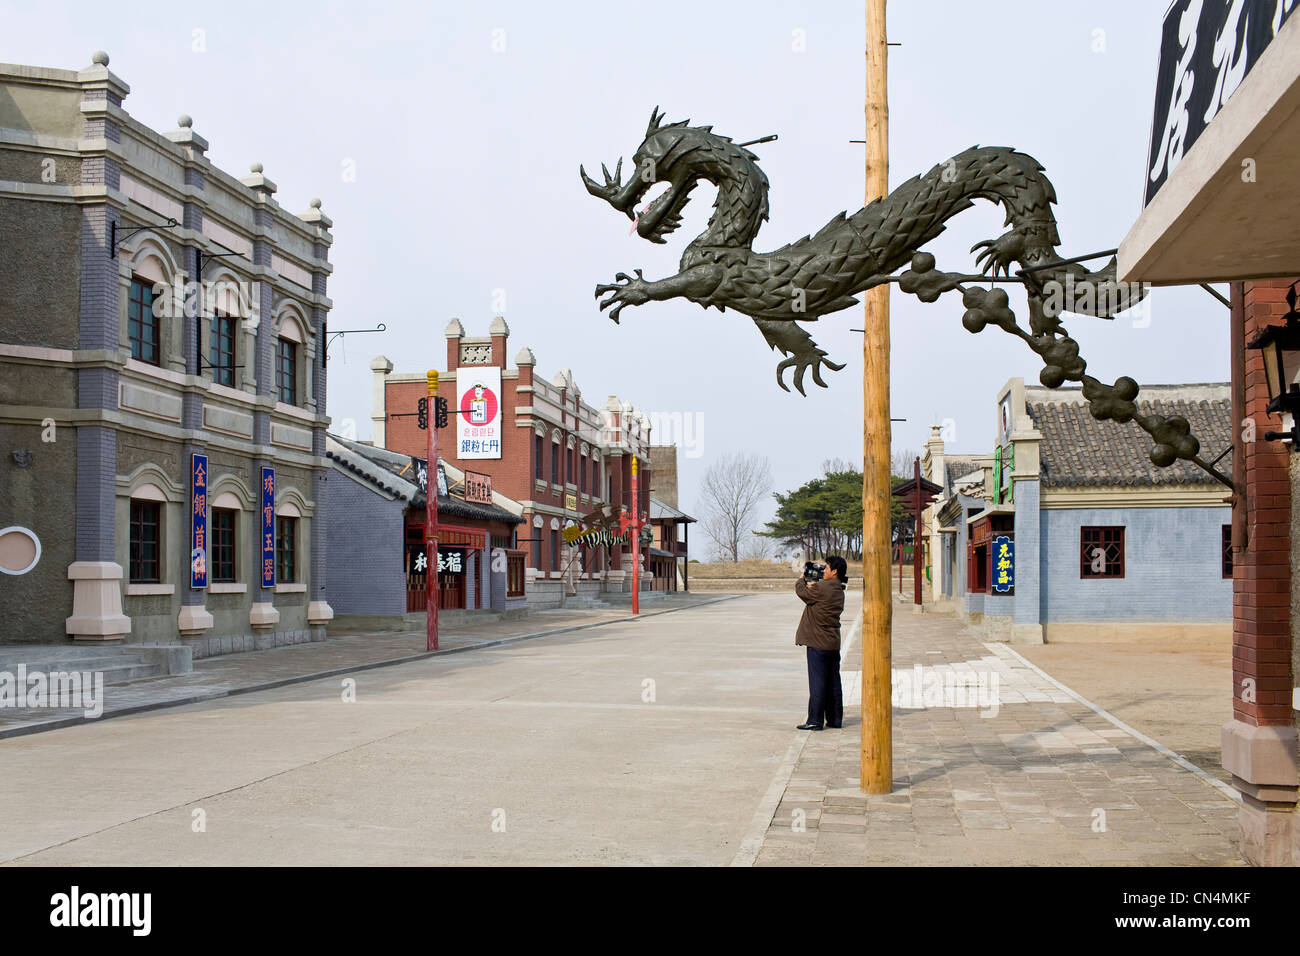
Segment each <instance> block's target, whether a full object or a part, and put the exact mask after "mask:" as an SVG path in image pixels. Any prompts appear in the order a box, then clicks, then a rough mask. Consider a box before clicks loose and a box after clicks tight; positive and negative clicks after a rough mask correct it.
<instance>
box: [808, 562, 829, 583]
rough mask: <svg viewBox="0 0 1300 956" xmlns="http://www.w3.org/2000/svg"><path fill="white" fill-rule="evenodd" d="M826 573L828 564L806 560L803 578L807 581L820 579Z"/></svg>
mask: <svg viewBox="0 0 1300 956" xmlns="http://www.w3.org/2000/svg"><path fill="white" fill-rule="evenodd" d="M825 575H826V565H824V564H818V563H817V562H816V561H805V562H804V563H803V579H804V580H805V581H820V580H821V579H822V578H823V577H824V576H825Z"/></svg>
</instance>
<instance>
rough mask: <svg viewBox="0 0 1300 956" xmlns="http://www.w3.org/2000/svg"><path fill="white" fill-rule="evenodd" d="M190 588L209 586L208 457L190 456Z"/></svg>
mask: <svg viewBox="0 0 1300 956" xmlns="http://www.w3.org/2000/svg"><path fill="white" fill-rule="evenodd" d="M190 502H191V508H190V512H191V516H192V519H193V520H192V522H191V525H190V587H191V588H192V589H194V590H196V591H197V590H202V589H203V588H206V587H207V586H208V456H207V455H191V456H190Z"/></svg>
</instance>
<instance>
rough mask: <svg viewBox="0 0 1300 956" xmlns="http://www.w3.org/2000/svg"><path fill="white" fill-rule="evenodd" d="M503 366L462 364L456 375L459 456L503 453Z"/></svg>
mask: <svg viewBox="0 0 1300 956" xmlns="http://www.w3.org/2000/svg"><path fill="white" fill-rule="evenodd" d="M500 396H501V369H500V368H498V367H496V366H490V367H484V368H474V369H468V368H462V369H461V370H460V372H459V373H458V374H457V376H456V457H457V458H459V459H461V460H462V461H464V460H467V459H475V458H500V457H501V398H500Z"/></svg>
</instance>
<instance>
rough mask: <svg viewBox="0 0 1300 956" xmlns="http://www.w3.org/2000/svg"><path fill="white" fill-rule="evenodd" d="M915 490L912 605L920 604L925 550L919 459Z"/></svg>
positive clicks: (916, 466) (917, 460) (913, 499)
mask: <svg viewBox="0 0 1300 956" xmlns="http://www.w3.org/2000/svg"><path fill="white" fill-rule="evenodd" d="M915 468H916V477H915V481H916V490H915V491H914V493H913V498H912V501H913V507H914V508H915V509H916V530H915V531H913V532H912V584H913V594H912V603H913V604H918V605H919V604H920V603H921V555H922V552H923V551H924V550H925V549H924V546H923V542H922V541H921V508H922V507H923V505H922V504H921V459H920V458H917V459H916V465H915Z"/></svg>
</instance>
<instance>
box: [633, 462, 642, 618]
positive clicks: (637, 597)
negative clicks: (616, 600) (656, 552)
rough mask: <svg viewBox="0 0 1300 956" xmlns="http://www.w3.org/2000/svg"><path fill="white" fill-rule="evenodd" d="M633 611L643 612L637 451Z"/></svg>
mask: <svg viewBox="0 0 1300 956" xmlns="http://www.w3.org/2000/svg"><path fill="white" fill-rule="evenodd" d="M632 613H633V614H640V613H641V498H640V497H639V496H638V495H637V488H636V453H635V452H634V453H633V454H632Z"/></svg>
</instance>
